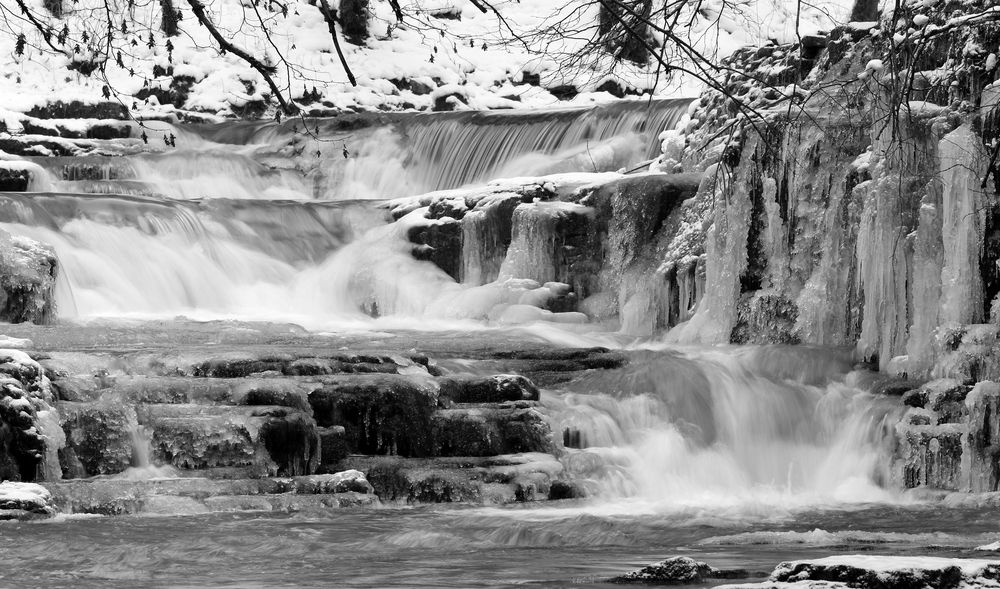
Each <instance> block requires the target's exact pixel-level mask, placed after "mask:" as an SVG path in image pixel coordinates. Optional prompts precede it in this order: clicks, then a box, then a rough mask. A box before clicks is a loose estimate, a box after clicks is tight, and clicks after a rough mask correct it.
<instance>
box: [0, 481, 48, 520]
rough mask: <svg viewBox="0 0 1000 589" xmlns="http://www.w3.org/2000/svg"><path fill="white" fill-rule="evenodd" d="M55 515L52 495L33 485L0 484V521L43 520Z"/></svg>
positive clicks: (6, 482)
mask: <svg viewBox="0 0 1000 589" xmlns="http://www.w3.org/2000/svg"><path fill="white" fill-rule="evenodd" d="M55 514H56V509H55V507H54V506H53V504H52V494H51V493H49V491H48V490H47V489H46V488H45V487H43V486H41V485H36V484H35V483H17V482H12V481H4V482H0V521H3V520H26V519H44V518H49V517H52V516H54V515H55Z"/></svg>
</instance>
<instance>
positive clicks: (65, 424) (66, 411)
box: [59, 402, 138, 478]
mask: <svg viewBox="0 0 1000 589" xmlns="http://www.w3.org/2000/svg"><path fill="white" fill-rule="evenodd" d="M59 416H60V418H61V423H62V428H63V432H65V434H66V448H67V450H68V451H72V454H69V453H68V452H67V453H66V458H67V461H66V462H65V463H64V464H63V477H64V478H74V477H77V476H81V474H80V473H79V472H74V470H75V467H76V466H77V465H79V466H80V467H82V468H83V472H84V473H85V474H83V475H82V476H95V475H101V474H115V473H119V472H122V471H123V470H125V469H127V468H128V467H129V466H131V465H132V454H133V447H134V445H135V439H136V438H135V435H136V431H137V428H138V423H137V421H136V414H135V410H134V409H132V408H131V407H129V406H125V405H121V404H119V403H112V402H106V403H60V404H59Z"/></svg>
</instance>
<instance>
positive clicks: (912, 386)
mask: <svg viewBox="0 0 1000 589" xmlns="http://www.w3.org/2000/svg"><path fill="white" fill-rule="evenodd" d="M922 384H923V383H922V382H921V381H918V380H910V379H906V378H899V377H889V378H886V379H883V380H881V381H879V382H878V383H877V384H875V386H874V387H872V394H873V395H890V396H894V397H903V396H905V395H906V393H908V392H910V391H913V390H916V389H919V388H920V386H921V385H922ZM904 404H905V401H904Z"/></svg>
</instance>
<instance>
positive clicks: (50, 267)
mask: <svg viewBox="0 0 1000 589" xmlns="http://www.w3.org/2000/svg"><path fill="white" fill-rule="evenodd" d="M57 271H58V262H57V261H56V256H55V253H54V252H53V251H52V248H50V247H49V246H47V245H43V244H41V243H38V242H37V241H34V240H32V239H28V238H26V237H21V236H13V235H11V234H9V233H7V232H6V231H2V230H0V320H3V321H7V322H10V323H21V322H23V321H32V322H34V323H47V322H49V321H51V320H52V319H54V318H55V284H56V274H57Z"/></svg>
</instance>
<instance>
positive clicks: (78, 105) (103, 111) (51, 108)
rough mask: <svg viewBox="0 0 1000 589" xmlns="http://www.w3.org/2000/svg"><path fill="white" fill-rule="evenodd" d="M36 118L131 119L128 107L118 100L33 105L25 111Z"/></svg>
mask: <svg viewBox="0 0 1000 589" xmlns="http://www.w3.org/2000/svg"><path fill="white" fill-rule="evenodd" d="M25 114H26V115H28V116H29V117H34V118H36V119H117V120H120V121H125V120H128V119H129V113H128V109H127V108H125V107H124V106H123V105H121V104H119V103H117V102H98V103H96V104H86V103H83V102H80V101H78V100H74V101H72V102H69V103H66V102H62V101H61V100H60V101H56V102H50V103H49V104H44V105H37V106H33V107H32V108H31V110H29V111H28V112H26V113H25Z"/></svg>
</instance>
